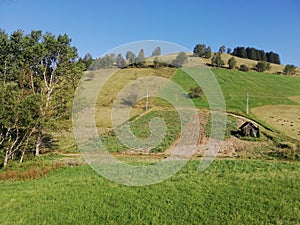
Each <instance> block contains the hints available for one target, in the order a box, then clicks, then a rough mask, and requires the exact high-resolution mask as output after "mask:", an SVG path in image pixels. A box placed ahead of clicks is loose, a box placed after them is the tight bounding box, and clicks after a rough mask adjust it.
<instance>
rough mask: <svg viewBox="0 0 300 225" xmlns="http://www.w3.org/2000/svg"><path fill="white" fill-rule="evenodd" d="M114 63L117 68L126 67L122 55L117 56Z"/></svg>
mask: <svg viewBox="0 0 300 225" xmlns="http://www.w3.org/2000/svg"><path fill="white" fill-rule="evenodd" d="M116 63H117V66H118V68H124V67H126V62H125V59H124V58H123V56H122V54H118V55H117V58H116Z"/></svg>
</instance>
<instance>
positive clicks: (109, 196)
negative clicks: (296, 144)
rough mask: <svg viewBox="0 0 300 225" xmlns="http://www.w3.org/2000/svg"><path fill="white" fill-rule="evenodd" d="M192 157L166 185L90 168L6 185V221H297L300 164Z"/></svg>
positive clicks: (2, 217)
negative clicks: (203, 161)
mask: <svg viewBox="0 0 300 225" xmlns="http://www.w3.org/2000/svg"><path fill="white" fill-rule="evenodd" d="M198 168H199V161H197V160H195V161H190V162H188V164H187V165H186V166H185V167H184V168H183V169H182V170H181V171H180V172H179V173H177V174H176V175H174V176H173V177H172V178H170V179H169V180H166V181H164V182H162V183H159V184H156V185H151V186H143V187H127V186H122V185H118V184H116V183H112V182H110V181H108V180H105V179H104V178H102V177H101V176H99V175H98V174H96V173H95V172H94V171H93V170H92V169H91V168H90V167H89V166H87V165H84V166H78V167H70V168H65V169H59V170H57V171H54V172H51V173H50V174H49V175H48V176H47V177H45V178H41V179H38V180H31V181H17V182H8V181H6V182H1V183H0V185H1V188H0V194H1V200H0V203H1V204H0V223H1V224H299V223H300V210H299V209H300V195H299V189H300V178H299V173H300V165H299V164H296V163H295V164H294V163H283V162H268V161H255V160H253V161H249V160H239V161H237V160H220V161H214V162H213V163H212V165H211V166H210V167H209V168H208V170H206V171H205V172H203V173H200V172H199V171H198Z"/></svg>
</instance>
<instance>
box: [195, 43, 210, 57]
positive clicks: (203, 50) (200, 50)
mask: <svg viewBox="0 0 300 225" xmlns="http://www.w3.org/2000/svg"><path fill="white" fill-rule="evenodd" d="M193 53H194V56H198V57H203V58H207V59H208V58H210V57H211V48H210V47H206V45H205V44H197V45H196V46H195V47H194V50H193Z"/></svg>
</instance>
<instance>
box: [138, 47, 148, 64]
mask: <svg viewBox="0 0 300 225" xmlns="http://www.w3.org/2000/svg"><path fill="white" fill-rule="evenodd" d="M145 64H146V58H145V53H144V49H141V50H140V52H139V54H138V56H137V58H136V65H137V66H138V67H144V66H145Z"/></svg>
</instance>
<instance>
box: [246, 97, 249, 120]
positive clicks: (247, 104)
mask: <svg viewBox="0 0 300 225" xmlns="http://www.w3.org/2000/svg"><path fill="white" fill-rule="evenodd" d="M246 114H247V115H248V114H249V94H248V93H247V97H246Z"/></svg>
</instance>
